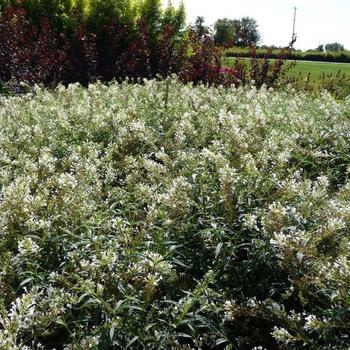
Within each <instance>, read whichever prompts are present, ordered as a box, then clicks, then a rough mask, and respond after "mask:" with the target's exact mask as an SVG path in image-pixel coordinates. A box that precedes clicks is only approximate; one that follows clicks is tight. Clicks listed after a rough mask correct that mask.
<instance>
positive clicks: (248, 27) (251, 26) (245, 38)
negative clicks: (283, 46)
mask: <svg viewBox="0 0 350 350" xmlns="http://www.w3.org/2000/svg"><path fill="white" fill-rule="evenodd" d="M233 23H234V28H235V43H234V44H235V46H241V47H247V46H252V45H257V44H258V43H259V41H260V33H259V31H258V24H257V22H256V20H255V19H254V18H251V17H242V18H241V19H238V20H234V22H233Z"/></svg>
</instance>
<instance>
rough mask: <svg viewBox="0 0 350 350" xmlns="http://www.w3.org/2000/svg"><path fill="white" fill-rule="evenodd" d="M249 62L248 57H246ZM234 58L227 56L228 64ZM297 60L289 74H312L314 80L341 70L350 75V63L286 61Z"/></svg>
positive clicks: (305, 75)
mask: <svg viewBox="0 0 350 350" xmlns="http://www.w3.org/2000/svg"><path fill="white" fill-rule="evenodd" d="M245 60H246V61H247V62H249V59H248V58H245ZM233 61H234V58H225V62H228V65H230V66H231V65H232V62H233ZM291 62H296V65H295V67H293V68H292V69H290V70H289V71H288V76H291V77H298V76H303V77H307V76H308V75H309V74H310V78H311V79H312V80H315V81H317V80H319V79H320V77H321V76H322V74H325V75H328V74H337V73H338V72H339V71H340V72H341V74H345V75H346V76H348V77H350V63H334V62H317V61H316V62H315V61H299V60H298V61H288V60H287V61H286V64H288V63H291Z"/></svg>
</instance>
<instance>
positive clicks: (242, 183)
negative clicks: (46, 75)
mask: <svg viewBox="0 0 350 350" xmlns="http://www.w3.org/2000/svg"><path fill="white" fill-rule="evenodd" d="M349 117H350V104H349V101H345V102H337V101H335V100H334V99H333V98H332V97H331V96H330V95H328V94H326V93H323V94H321V95H320V96H319V97H317V98H314V97H311V96H310V95H307V94H304V93H295V92H292V91H288V90H286V91H284V92H275V91H273V90H271V89H270V90H267V89H266V88H264V87H262V89H260V90H257V89H256V88H255V87H254V86H246V87H245V88H237V89H236V88H231V89H225V88H223V87H210V88H208V87H207V86H204V85H200V84H199V85H197V86H196V87H194V86H193V85H192V84H187V85H183V84H180V83H179V82H178V81H177V80H176V79H168V80H165V81H162V82H157V81H155V80H151V81H147V80H144V81H143V82H142V84H139V85H131V84H128V83H127V82H124V83H123V84H117V83H112V84H110V85H108V86H106V85H103V84H101V83H96V84H92V85H89V86H88V88H86V89H85V88H82V87H81V86H80V85H77V84H74V85H70V86H69V87H68V88H64V87H63V86H59V87H58V88H57V89H56V90H55V91H48V90H44V89H41V88H38V87H37V88H36V89H35V91H33V92H30V93H28V94H24V95H21V96H17V97H8V98H5V97H1V98H0V128H1V130H2V132H1V135H0V164H1V167H0V230H1V235H2V239H1V242H0V267H1V273H0V313H1V317H0V324H1V326H0V348H1V349H21V350H23V349H66V350H68V349H69V350H71V349H126V348H129V349H264V348H265V349H346V348H347V347H348V346H349V345H350V340H349V333H350V330H349V324H350V323H349V288H350V280H349V276H350V272H349V254H348V252H349V244H350V243H349V229H348V227H349V224H350V222H349V221H350V207H349V203H350V201H349V200H350V184H349V154H350V149H349V148H350V143H349V134H350V119H349Z"/></svg>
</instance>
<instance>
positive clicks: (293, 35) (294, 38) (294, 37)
mask: <svg viewBox="0 0 350 350" xmlns="http://www.w3.org/2000/svg"><path fill="white" fill-rule="evenodd" d="M296 17H297V8H296V6H294V18H293V34H292V44H294V42H295V41H296V40H297V33H296V32H295V20H296Z"/></svg>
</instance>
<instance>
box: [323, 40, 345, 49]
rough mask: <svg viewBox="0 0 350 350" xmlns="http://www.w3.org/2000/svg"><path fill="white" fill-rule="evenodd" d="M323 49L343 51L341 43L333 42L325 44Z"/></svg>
mask: <svg viewBox="0 0 350 350" xmlns="http://www.w3.org/2000/svg"><path fill="white" fill-rule="evenodd" d="M325 49H326V51H343V50H344V46H343V45H342V44H339V43H337V42H335V43H331V44H326V45H325Z"/></svg>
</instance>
